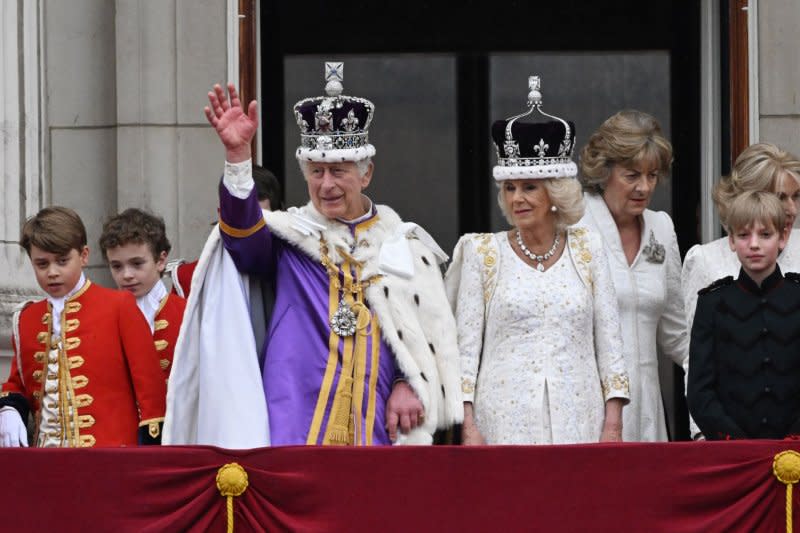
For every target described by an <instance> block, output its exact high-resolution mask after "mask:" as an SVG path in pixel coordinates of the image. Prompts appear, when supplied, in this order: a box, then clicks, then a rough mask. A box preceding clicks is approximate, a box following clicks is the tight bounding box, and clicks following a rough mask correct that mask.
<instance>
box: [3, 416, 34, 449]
mask: <svg viewBox="0 0 800 533" xmlns="http://www.w3.org/2000/svg"><path fill="white" fill-rule="evenodd" d="M27 445H28V428H26V427H25V423H24V422H23V421H22V417H21V416H19V412H18V411H17V410H16V409H14V408H13V407H8V406H6V407H3V408H2V409H0V447H2V448H16V447H19V446H27Z"/></svg>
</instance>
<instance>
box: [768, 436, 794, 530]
mask: <svg viewBox="0 0 800 533" xmlns="http://www.w3.org/2000/svg"><path fill="white" fill-rule="evenodd" d="M772 473H773V474H775V477H776V478H778V481H780V482H781V483H783V484H785V485H786V533H792V486H793V485H794V484H795V483H797V482H798V481H800V453H797V452H796V451H794V450H786V451H784V452H781V453H779V454H777V455H776V456H775V460H774V461H773V462H772Z"/></svg>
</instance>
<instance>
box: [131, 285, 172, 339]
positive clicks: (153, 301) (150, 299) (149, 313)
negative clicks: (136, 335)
mask: <svg viewBox="0 0 800 533" xmlns="http://www.w3.org/2000/svg"><path fill="white" fill-rule="evenodd" d="M166 295H167V287H166V286H165V285H164V282H162V281H161V280H158V281H157V282H156V284H155V285H153V288H152V289H150V292H148V293H147V294H145V295H144V296H141V297H139V298H136V305H137V306H139V310H140V311H141V312H142V314H143V315H144V317H145V318H146V319H147V323H148V324H150V333H153V332H154V329H155V326H154V323H155V320H156V313H158V309H159V307H161V300H163V299H164V297H165V296H166Z"/></svg>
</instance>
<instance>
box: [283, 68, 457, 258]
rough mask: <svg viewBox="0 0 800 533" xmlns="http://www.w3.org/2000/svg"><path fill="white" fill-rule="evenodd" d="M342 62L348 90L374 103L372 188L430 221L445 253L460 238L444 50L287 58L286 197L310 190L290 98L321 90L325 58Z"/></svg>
mask: <svg viewBox="0 0 800 533" xmlns="http://www.w3.org/2000/svg"><path fill="white" fill-rule="evenodd" d="M326 60H327V61H333V60H335V61H343V62H344V94H347V95H352V96H360V97H363V98H367V99H369V100H371V101H372V103H373V104H374V105H375V118H374V120H373V122H372V125H371V126H370V132H369V135H370V142H371V143H372V144H373V145H374V146H375V149H376V152H377V153H376V155H375V157H374V159H373V161H374V162H375V173H374V176H373V180H372V183H371V184H370V186H369V188H368V189H367V191H366V193H367V194H368V195H369V196H370V197H371V198H372V199H373V200H374V201H375V202H377V203H379V204H387V205H389V206H390V207H392V208H393V209H394V210H395V211H397V212H398V214H399V215H400V216H401V217H402V218H403V219H404V220H408V221H412V222H416V223H417V224H419V225H421V226H422V227H424V228H425V229H426V230H427V231H428V232H430V234H431V235H433V237H434V238H435V239H436V241H437V242H438V243H439V245H440V246H441V247H442V249H443V250H445V251H446V252H447V253H450V251H451V250H452V249H453V246H455V243H456V240H457V239H458V182H457V157H458V153H457V146H456V141H457V139H456V130H455V124H456V98H455V87H456V85H455V82H456V80H455V68H456V63H455V59H454V58H453V57H452V56H446V55H431V54H424V55H423V54H420V55H416V54H413V55H412V54H403V55H394V56H384V55H381V56H370V55H354V56H351V55H338V56H336V57H329V56H292V57H287V58H286V59H285V62H284V68H285V80H286V86H285V101H286V105H287V110H286V115H285V124H286V131H285V135H286V136H285V139H286V147H287V149H286V156H285V157H286V174H287V176H286V198H287V203H288V205H302V204H305V203H306V202H307V201H308V192H307V190H306V186H305V182H304V181H303V177H302V175H301V173H300V169H299V167H298V165H297V162H296V159H295V157H294V149H295V147H297V145H298V144H299V142H300V135H299V131H298V128H297V125H296V123H295V119H294V115H293V113H292V109H291V108H292V106H293V105H294V103H295V102H297V101H298V100H300V99H302V98H306V97H310V96H319V95H321V94H323V88H324V85H325V84H324V82H323V65H324V62H325V61H326Z"/></svg>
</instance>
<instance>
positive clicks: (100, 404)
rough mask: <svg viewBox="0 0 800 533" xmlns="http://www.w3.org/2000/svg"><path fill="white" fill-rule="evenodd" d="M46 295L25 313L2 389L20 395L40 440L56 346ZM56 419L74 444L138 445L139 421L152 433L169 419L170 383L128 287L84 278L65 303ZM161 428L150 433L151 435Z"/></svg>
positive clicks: (145, 323) (67, 442)
mask: <svg viewBox="0 0 800 533" xmlns="http://www.w3.org/2000/svg"><path fill="white" fill-rule="evenodd" d="M51 311H52V308H51V306H50V304H49V303H48V301H47V300H42V301H39V302H36V303H33V304H30V305H28V306H27V307H26V308H25V309H24V310H23V311H22V313H21V314H20V319H19V339H15V341H14V343H13V344H14V355H15V357H14V360H13V361H12V363H11V373H10V375H9V378H8V381H6V382H5V383H4V384H3V386H2V393H3V394H4V395H5V394H9V393H18V394H21V395H23V396H24V397H25V398H26V399H27V401H28V404H29V405H30V407H31V410H32V412H33V413H34V414H35V416H36V428H37V429H36V436H35V438H34V441H36V440H37V439H38V432H39V426H40V422H41V420H40V419H41V399H42V397H43V395H44V390H43V388H44V381H45V380H44V373H45V372H47V363H48V352H49V348H50V347H51V346H57V343H58V339H57V338H55V336H54V335H53V334H52V327H51V323H52V321H51V316H50V314H51ZM61 334H62V338H63V342H62V343H61V349H60V350H59V352H58V358H59V365H58V367H59V370H58V372H59V376H58V383H59V405H58V406H57V412H58V418H57V420H56V422H55V424H56V425H57V426H60V431H59V432H58V433H57V434H55V435H53V436H55V437H61V438H63V439H64V440H65V441H66V445H67V446H70V447H91V446H126V445H136V444H137V432H138V429H139V427H141V426H148V427H149V429H150V434H151V436H153V437H157V436H158V435H157V434H158V423H159V422H162V421H163V420H164V411H165V409H166V385H165V383H164V374H163V373H162V372H161V370H160V368H159V364H158V355H157V353H156V350H155V349H154V347H153V337H152V336H151V335H150V328H149V327H148V325H147V321H146V320H145V318H144V317H143V316H142V313H141V312H140V311H139V308H138V307H137V306H136V300H135V299H134V297H133V295H132V294H130V293H128V292H122V291H115V290H111V289H106V288H104V287H100V286H99V285H94V284H92V283H91V282H89V281H87V282H86V284H85V285H84V286H83V287H82V288H81V289H80V290H79V291H78V292H77V293H75V294H74V295H73V296H71V297H70V298H69V299H68V300H67V301H66V303H65V304H64V311H63V314H62V316H61ZM154 432H155V433H156V434H153V433H154Z"/></svg>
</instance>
